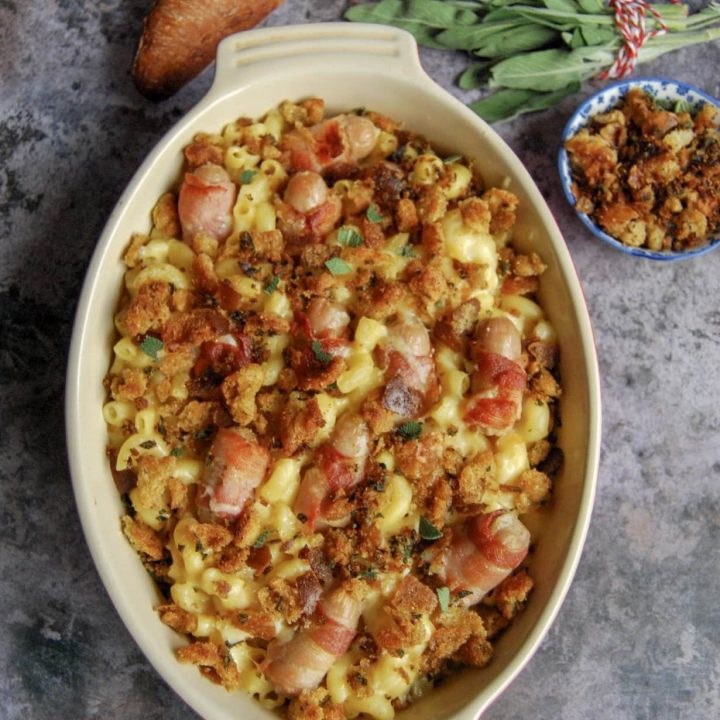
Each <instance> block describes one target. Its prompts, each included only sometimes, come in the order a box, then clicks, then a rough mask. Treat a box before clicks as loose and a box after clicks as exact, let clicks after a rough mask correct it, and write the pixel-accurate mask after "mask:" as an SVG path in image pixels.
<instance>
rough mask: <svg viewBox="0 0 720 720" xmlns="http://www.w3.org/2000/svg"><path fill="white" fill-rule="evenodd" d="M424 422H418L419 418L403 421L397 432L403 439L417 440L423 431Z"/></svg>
mask: <svg viewBox="0 0 720 720" xmlns="http://www.w3.org/2000/svg"><path fill="white" fill-rule="evenodd" d="M422 429H423V424H422V423H421V422H417V420H411V421H410V422H406V423H403V424H402V425H400V426H399V427H398V429H397V431H396V432H397V434H398V435H399V436H400V437H401V438H402V439H403V440H417V439H418V438H419V437H420V433H421V432H422Z"/></svg>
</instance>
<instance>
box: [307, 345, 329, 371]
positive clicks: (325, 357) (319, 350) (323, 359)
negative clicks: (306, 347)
mask: <svg viewBox="0 0 720 720" xmlns="http://www.w3.org/2000/svg"><path fill="white" fill-rule="evenodd" d="M310 347H311V348H312V351H313V355H314V356H315V359H316V360H317V361H318V362H319V363H320V364H321V365H328V364H330V362H331V361H332V355H331V354H330V353H328V352H325V351H324V350H323V346H322V345H321V343H320V341H319V340H313V341H312V343H311V345H310Z"/></svg>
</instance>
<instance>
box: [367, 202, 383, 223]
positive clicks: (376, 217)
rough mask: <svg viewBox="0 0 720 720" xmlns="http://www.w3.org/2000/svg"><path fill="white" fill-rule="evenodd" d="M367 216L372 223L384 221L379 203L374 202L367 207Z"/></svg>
mask: <svg viewBox="0 0 720 720" xmlns="http://www.w3.org/2000/svg"><path fill="white" fill-rule="evenodd" d="M365 217H366V218H367V219H368V220H369V221H370V222H371V223H379V222H382V221H383V216H382V214H381V213H380V211H379V210H378V207H377V205H375V203H373V204H372V205H370V207H369V208H368V209H367V212H366V213H365Z"/></svg>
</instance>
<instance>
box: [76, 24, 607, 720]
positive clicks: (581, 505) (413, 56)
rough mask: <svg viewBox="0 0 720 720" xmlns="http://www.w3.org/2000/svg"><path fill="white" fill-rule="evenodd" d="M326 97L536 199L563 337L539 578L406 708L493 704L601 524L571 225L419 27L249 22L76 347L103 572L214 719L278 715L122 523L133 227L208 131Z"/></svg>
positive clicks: (523, 218) (161, 175) (191, 699)
mask: <svg viewBox="0 0 720 720" xmlns="http://www.w3.org/2000/svg"><path fill="white" fill-rule="evenodd" d="M307 97H321V98H324V100H325V102H326V104H327V109H328V114H332V113H336V112H342V111H348V110H351V109H352V108H357V107H367V108H368V109H372V110H375V111H378V112H380V113H383V114H385V115H388V116H390V117H392V118H394V119H396V120H399V121H400V122H402V123H403V125H404V126H405V127H407V128H408V129H412V130H413V131H415V132H417V133H420V134H422V135H424V136H426V137H427V138H428V139H429V140H430V141H431V142H432V143H433V144H434V145H435V146H437V147H439V148H442V149H443V150H445V151H447V152H452V153H462V154H463V155H465V156H467V157H468V158H470V159H472V160H473V161H475V163H476V164H477V167H478V169H479V171H480V173H481V174H482V176H483V178H484V180H485V181H486V183H487V184H488V185H490V186H497V187H505V188H507V189H508V190H510V191H512V192H513V193H515V194H516V195H517V196H518V197H519V199H520V207H519V213H518V221H517V224H516V228H515V232H514V244H515V246H516V247H517V248H518V249H519V250H520V251H521V252H530V251H535V252H537V253H539V254H540V255H541V256H542V258H543V260H544V262H545V263H547V266H548V269H547V271H546V272H545V274H544V275H543V278H542V281H541V284H540V292H539V297H540V300H541V302H542V304H543V306H544V308H545V309H546V311H547V314H548V316H549V318H550V320H551V321H552V323H553V324H554V326H555V329H556V331H557V335H558V338H559V345H560V358H561V366H562V377H563V396H562V400H561V404H560V413H561V419H562V426H561V427H560V429H559V431H558V444H559V446H560V447H561V448H562V450H563V452H564V456H565V462H564V468H563V470H562V472H561V474H560V476H559V478H558V479H557V482H556V492H555V495H554V498H553V501H552V503H551V504H550V505H549V506H548V507H547V508H546V509H543V510H542V511H541V512H542V515H543V517H542V523H540V524H539V525H538V528H537V530H536V531H535V532H534V538H535V542H534V549H533V555H532V560H531V564H530V567H531V571H532V575H533V577H534V579H535V588H534V590H533V592H532V595H531V598H530V601H529V602H528V604H527V607H526V608H525V610H524V611H523V612H522V613H521V614H520V615H519V616H518V617H517V618H516V619H515V621H514V622H513V624H512V625H511V627H510V628H509V629H508V630H507V632H505V633H504V634H503V635H502V637H501V639H500V640H499V641H498V642H497V645H496V652H495V656H494V659H493V660H492V662H491V663H490V664H489V665H488V666H487V667H485V668H482V669H467V670H464V671H462V672H460V673H458V674H456V675H454V676H452V677H450V678H449V679H447V680H446V681H444V682H443V683H442V684H440V685H439V686H438V687H437V688H435V689H434V690H433V691H432V692H429V693H428V694H427V696H425V697H423V698H422V699H421V700H419V701H417V702H416V703H414V704H413V705H412V706H411V707H410V709H409V710H408V711H405V712H401V713H399V715H398V717H399V718H403V717H412V718H413V719H414V720H430V719H431V718H432V719H433V720H441V719H445V720H450V719H451V718H452V720H469V719H470V718H477V717H479V716H480V715H481V714H482V712H483V711H484V710H485V709H486V708H487V707H488V706H489V704H490V703H491V702H492V701H493V700H494V699H495V698H496V697H497V696H498V695H499V694H500V693H501V692H502V690H503V689H504V688H505V687H506V686H507V685H508V684H509V683H510V682H511V681H512V680H513V678H515V676H516V675H517V674H518V673H519V672H520V670H521V669H522V667H523V666H524V665H525V664H526V663H527V662H528V660H529V659H530V658H531V656H532V655H533V653H534V651H535V650H536V649H537V647H538V645H539V643H540V641H541V640H542V638H543V637H544V635H545V634H546V632H547V631H548V628H549V627H550V624H551V623H552V621H553V619H554V617H555V615H556V614H557V612H558V610H559V608H560V605H561V603H562V601H563V599H564V597H565V594H566V592H567V590H568V587H569V585H570V582H571V580H572V577H573V574H574V572H575V569H576V567H577V564H578V561H579V558H580V554H581V551H582V546H583V542H584V540H585V536H586V533H587V529H588V525H589V522H590V515H591V510H592V503H593V497H594V491H595V483H596V475H597V466H598V455H599V445H600V417H601V416H600V396H599V379H598V368H597V360H596V355H595V349H594V344H593V338H592V331H591V327H590V322H589V318H588V313H587V309H586V306H585V302H584V299H583V296H582V291H581V288H580V283H579V281H578V278H577V276H576V273H575V270H574V268H573V265H572V261H571V259H570V255H569V253H568V250H567V248H566V245H565V242H564V241H563V238H562V236H561V234H560V231H559V229H558V227H557V225H556V223H555V221H554V219H553V217H552V215H551V213H550V211H549V209H548V207H547V205H546V203H545V201H544V200H543V197H542V195H541V194H540V192H539V190H538V189H537V187H536V186H535V184H534V183H533V181H532V179H531V178H530V175H529V174H528V172H527V171H526V170H525V168H524V167H523V165H522V164H521V162H520V161H519V160H518V158H517V157H516V156H515V155H514V154H513V152H512V151H511V150H510V149H509V148H508V146H507V145H506V144H505V143H504V142H503V141H502V139H501V138H500V137H499V136H498V135H497V134H496V133H495V132H494V131H493V130H492V129H491V128H490V127H489V126H488V125H487V124H486V123H485V122H483V121H482V120H480V119H479V118H478V117H477V116H476V115H474V114H473V113H472V112H471V111H470V110H468V109H467V108H466V107H465V106H464V105H463V104H462V103H460V102H459V101H458V100H456V99H454V98H453V97H452V96H451V95H450V94H449V93H447V92H446V91H444V90H443V89H441V88H440V87H438V86H437V85H436V84H435V83H434V82H433V81H432V80H431V79H430V78H429V77H428V76H427V75H426V74H425V73H424V72H423V70H422V68H421V67H420V64H419V60H418V54H417V47H416V45H415V42H414V40H413V38H412V37H411V36H410V35H409V34H407V33H405V32H403V31H401V30H397V29H394V28H389V27H383V26H379V25H361V24H342V23H327V24H320V25H303V26H294V27H282V28H268V29H261V30H254V31H250V32H245V33H242V34H239V35H235V36H232V37H229V38H227V39H226V40H224V41H223V42H222V43H221V45H220V47H219V49H218V58H217V67H216V75H215V80H214V83H213V85H212V87H211V88H210V91H209V92H208V94H207V95H206V96H205V98H204V99H203V100H201V102H200V103H199V104H198V105H197V106H196V107H195V108H194V109H193V110H191V111H190V112H189V113H188V114H187V116H185V117H184V118H183V119H182V120H181V121H180V122H179V123H178V124H177V125H176V126H175V127H174V128H173V129H172V130H171V131H170V132H169V133H168V134H167V135H166V136H165V137H164V138H163V139H162V140H161V142H160V143H159V144H158V145H157V147H156V148H155V149H154V150H153V151H152V153H151V154H150V155H149V156H148V158H147V159H146V160H145V162H144V163H143V165H142V166H141V167H140V169H139V170H138V171H137V173H136V174H135V176H134V177H133V179H132V181H131V182H130V184H129V186H128V187H127V189H126V190H125V192H124V193H123V195H122V197H121V198H120V200H119V202H118V204H117V206H116V208H115V210H114V212H113V214H112V216H111V217H110V219H109V221H108V223H107V225H106V227H105V229H104V232H103V234H102V236H101V238H100V241H99V243H98V245H97V248H96V250H95V253H94V255H93V257H92V260H91V262H90V266H89V269H88V272H87V277H86V279H85V283H84V286H83V290H82V295H81V297H80V301H79V306H78V309H77V315H76V319H75V326H74V332H73V337H72V344H71V349H70V356H69V366H68V373H67V386H66V388H67V390H66V422H67V442H68V452H69V460H70V468H71V473H72V479H73V484H74V490H75V496H76V501H77V506H78V510H79V513H80V517H81V520H82V525H83V529H84V532H85V536H86V538H87V541H88V544H89V546H90V550H91V552H92V556H93V559H94V561H95V564H96V566H97V568H98V572H99V573H100V576H101V578H102V580H103V582H104V584H105V587H106V589H107V591H108V593H109V594H110V597H111V599H112V601H113V603H114V605H115V607H116V608H117V611H118V612H119V614H120V616H121V617H122V619H123V621H124V623H125V625H126V626H127V627H128V629H129V630H130V632H131V634H132V635H133V637H134V639H135V640H136V642H137V643H138V645H139V646H140V647H141V648H142V650H143V652H144V653H145V655H146V656H147V658H148V659H149V660H150V662H151V663H152V664H153V666H154V667H155V668H156V669H157V671H158V672H159V673H160V674H161V675H162V677H163V678H164V679H165V680H166V681H167V683H168V684H169V685H170V686H171V687H173V688H174V690H175V691H176V692H177V693H178V694H179V695H180V696H181V697H182V698H183V699H184V700H185V701H186V702H187V703H188V704H189V705H190V706H191V707H192V708H194V709H195V710H196V711H197V712H198V713H199V714H200V715H201V716H202V717H204V718H206V719H207V720H230V718H239V717H242V718H247V719H248V720H250V719H251V718H252V719H254V720H261V718H267V719H269V718H274V717H277V716H276V715H275V714H274V713H272V712H271V711H269V710H265V709H264V708H262V707H261V706H260V705H259V704H257V703H256V702H255V701H254V700H253V699H252V698H251V697H249V696H246V695H245V694H243V693H242V692H238V693H233V694H229V693H226V692H225V691H224V690H223V689H222V688H221V687H218V686H216V685H213V684H212V683H210V682H208V680H206V679H205V678H204V677H203V676H202V675H201V674H200V673H199V672H198V670H197V668H196V667H194V666H189V665H183V664H180V663H178V661H177V659H176V657H175V651H176V650H177V648H178V647H180V646H181V645H183V644H184V640H183V638H182V637H181V636H180V635H178V634H176V633H175V632H173V631H172V630H170V629H169V628H168V627H166V626H165V625H163V624H162V623H161V622H160V621H159V619H158V617H157V614H156V613H155V611H154V607H155V606H157V605H158V603H159V602H160V598H159V595H158V591H157V589H156V586H155V585H154V583H153V581H152V580H151V578H150V577H149V575H148V574H147V573H146V571H145V570H144V568H143V566H142V564H141V563H140V562H139V560H138V557H137V554H136V553H135V551H134V550H133V549H132V548H131V547H130V545H129V544H128V543H127V541H126V539H125V537H124V536H123V534H122V531H121V527H120V516H121V515H122V513H123V506H122V502H121V499H120V497H119V494H118V493H117V491H116V488H115V484H114V482H113V479H112V476H111V473H110V470H109V467H108V460H107V455H106V442H107V435H106V429H105V423H104V421H103V416H102V407H103V403H104V402H105V388H104V386H103V378H104V377H105V375H106V373H107V371H108V357H109V356H110V347H111V345H112V342H113V327H112V323H111V322H110V318H112V316H113V314H114V311H115V308H116V303H117V299H118V292H119V288H120V286H121V283H122V277H123V273H124V269H125V268H124V266H123V262H122V256H123V253H124V250H125V248H126V246H127V243H128V241H129V238H130V237H131V235H132V234H133V233H137V232H141V233H142V232H147V231H148V230H149V227H150V212H151V210H152V207H153V204H154V199H155V198H157V197H158V196H159V195H161V194H162V193H164V192H166V191H167V189H168V188H170V187H171V186H172V185H173V184H174V183H175V182H176V180H177V178H178V177H179V176H180V173H181V169H182V162H183V154H182V148H183V147H184V146H185V145H187V144H188V143H189V142H190V141H191V140H192V138H193V136H194V135H195V134H196V133H198V132H202V131H204V132H214V131H215V130H216V129H217V128H220V127H222V126H223V125H225V124H226V123H228V122H230V121H231V120H233V119H234V118H236V117H238V116H240V115H244V116H249V117H255V116H259V115H261V114H263V113H264V112H266V111H267V110H269V109H270V108H272V107H275V106H277V105H278V104H279V103H280V102H281V101H283V100H285V99H291V100H299V99H302V98H307Z"/></svg>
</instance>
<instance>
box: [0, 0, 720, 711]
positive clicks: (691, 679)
mask: <svg viewBox="0 0 720 720" xmlns="http://www.w3.org/2000/svg"><path fill="white" fill-rule="evenodd" d="M148 5H149V2H143V1H142V0H125V1H124V2H119V1H118V0H114V1H113V0H100V1H95V2H91V1H90V0H78V1H77V2H70V1H69V0H57V2H41V1H40V0H27V1H26V2H21V1H20V0H0V68H2V70H1V71H0V237H1V238H2V242H0V338H1V346H0V398H1V406H0V427H1V428H2V429H1V430H0V479H1V482H2V495H1V497H2V500H1V501H0V577H2V581H0V607H2V608H3V612H2V617H1V618H0V628H1V630H0V717H1V718H6V719H7V720H20V719H21V718H22V719H23V720H49V719H50V718H53V719H56V718H103V719H112V718H123V719H127V720H140V719H142V720H156V719H157V720H159V719H160V718H168V717H172V718H175V719H176V720H190V719H191V718H196V717H197V716H196V715H195V714H194V713H193V712H192V711H191V710H190V709H188V708H187V707H186V706H185V705H184V704H183V703H182V701H181V700H179V699H178V698H177V697H176V696H175V695H174V694H173V692H172V691H171V690H169V689H168V688H167V687H166V685H165V684H164V683H163V681H162V680H160V678H159V677H158V676H157V674H156V673H155V672H154V670H153V669H152V668H151V667H150V666H149V665H148V663H147V662H146V661H145V659H144V657H143V656H142V655H141V653H140V652H139V650H138V649H137V648H136V646H135V644H134V642H133V641H132V639H131V638H130V636H129V635H128V633H127V631H126V630H125V629H124V627H123V625H122V624H121V622H120V620H119V618H118V617H117V615H116V614H115V611H114V609H113V607H112V605H111V604H110V601H109V599H108V597H107V595H106V594H105V591H104V590H103V587H102V585H101V584H100V581H99V579H98V576H97V574H96V572H95V569H94V567H93V564H92V561H91V559H90V555H89V552H88V550H87V548H86V545H85V542H84V539H83V537H82V534H81V530H80V526H79V522H78V519H77V516H76V512H75V509H74V504H73V497H72V492H71V486H70V479H69V476H68V472H67V467H66V456H65V446H64V435H63V417H62V397H63V382H64V370H65V359H66V352H67V344H68V338H69V333H70V329H71V323H72V315H73V311H74V306H75V302H76V298H77V296H78V293H79V290H80V285H81V281H82V276H83V272H84V269H85V267H86V263H87V262H88V259H89V256H90V253H91V251H92V249H93V246H94V244H95V242H96V239H97V237H98V235H99V233H100V230H101V229H102V226H103V224H104V222H105V220H106V218H107V216H108V215H109V213H110V211H111V210H112V207H113V205H114V203H115V201H116V199H117V197H118V196H119V194H120V192H121V191H122V189H123V187H124V186H125V184H126V183H127V182H128V180H129V179H130V177H131V175H132V174H133V172H134V170H135V168H136V167H137V166H138V164H139V163H140V161H141V160H142V158H143V157H144V155H145V154H146V153H147V152H148V151H149V150H150V149H151V148H152V146H153V145H154V144H155V143H156V141H157V140H158V139H159V137H160V136H161V135H162V134H163V133H164V132H165V130H167V129H168V128H169V127H170V126H171V125H172V124H173V123H174V122H175V121H176V120H177V119H178V118H179V117H180V116H181V115H182V114H183V113H184V112H185V111H187V110H188V109H189V108H190V107H191V106H192V105H193V104H194V102H196V101H197V100H198V99H199V98H200V97H201V96H202V94H203V93H204V91H205V90H206V89H207V87H208V85H209V82H210V77H211V76H210V73H206V74H205V75H204V76H202V77H200V78H199V79H197V80H196V81H195V82H193V83H192V84H191V85H190V86H188V87H187V88H185V89H184V90H183V91H182V92H181V93H179V94H178V95H177V96H176V97H174V98H172V99H171V100H169V101H166V102H164V103H162V104H159V105H153V104H150V103H149V102H147V101H145V100H144V99H143V98H141V97H140V96H139V95H138V94H137V93H136V92H135V90H134V88H133V86H132V83H131V80H130V75H129V68H130V65H131V60H132V55H133V52H134V46H135V42H136V38H137V35H138V30H139V28H140V25H141V20H142V17H143V14H144V12H145V11H146V9H147V6H148ZM344 6H345V3H344V2H340V1H339V0H332V1H328V2H322V1H321V0H314V1H313V0H288V1H287V2H286V3H285V5H284V6H282V7H281V8H280V9H279V10H278V11H277V12H276V13H275V14H274V15H273V16H272V18H271V19H270V21H269V22H270V23H271V24H288V23H303V22H308V21H326V20H334V19H338V18H339V17H340V15H341V12H342V10H343V8H344ZM422 60H423V64H424V66H425V68H426V69H427V70H428V72H429V73H430V74H431V75H432V76H433V77H434V78H435V79H436V80H437V81H438V82H439V83H440V84H441V85H443V86H444V87H446V88H448V89H451V91H452V92H453V93H454V94H455V95H457V96H458V97H461V98H464V99H468V98H469V96H466V95H463V93H461V92H460V91H458V90H456V89H453V88H452V80H453V78H454V77H455V75H456V74H457V72H458V71H459V70H460V69H461V68H462V66H463V64H464V59H463V57H462V56H460V55H452V54H450V53H442V52H436V51H433V52H423V53H422ZM718 67H720V46H719V45H718V43H714V44H713V45H705V46H702V47H696V48H692V49H688V50H683V51H681V52H679V53H675V54H673V55H670V56H666V57H665V58H664V59H661V60H659V61H656V62H655V63H653V64H652V65H648V66H646V67H645V68H644V69H645V72H646V74H656V75H664V76H668V77H674V78H678V79H683V80H689V81H694V82H695V83H696V84H697V85H699V86H701V87H702V88H704V89H705V90H706V91H708V92H710V93H712V94H714V95H715V96H718V95H720V76H719V75H718ZM585 90H586V92H589V90H590V88H586V89H585ZM579 100H580V97H579V96H578V97H575V98H570V99H568V100H566V101H565V102H563V103H562V104H561V105H559V106H558V107H556V108H554V109H553V110H551V111H548V112H546V113H544V114H540V115H535V116H529V117H526V118H522V119H519V120H517V121H514V122H511V123H507V124H502V125H499V126H498V127H497V129H498V130H499V132H500V133H501V135H502V136H503V137H504V138H505V139H506V140H507V141H508V142H509V143H510V145H511V146H512V147H513V149H514V150H515V151H516V152H517V154H518V155H519V156H520V158H521V159H522V161H523V162H524V163H525V164H526V165H527V167H528V168H529V169H530V171H531V173H532V174H533V176H534V178H535V180H536V181H537V183H538V184H539V186H540V188H541V190H542V192H543V193H544V195H545V197H546V198H547V200H548V202H549V204H550V207H551V208H552V210H553V212H554V213H555V215H556V217H557V219H558V221H559V223H560V225H561V227H562V230H563V232H564V234H565V237H566V239H567V243H568V246H569V248H570V251H571V253H572V256H573V259H574V261H575V263H576V265H577V269H578V272H579V275H580V278H581V280H582V283H583V286H584V289H585V292H586V295H587V301H588V305H589V308H590V312H591V315H592V319H593V322H594V328H595V332H596V337H597V343H598V352H599V357H600V364H601V372H602V377H603V393H604V440H603V451H602V459H601V469H600V478H599V486H598V496H597V503H596V508H595V513H594V519H593V523H592V526H591V529H590V534H589V537H588V542H587V545H586V549H585V552H584V555H583V558H582V561H581V564H580V567H579V570H578V573H577V576H576V579H575V582H574V584H573V586H572V588H571V590H570V593H569V595H568V598H567V600H566V602H565V605H564V607H563V608H562V610H561V612H560V615H559V617H558V619H557V621H556V622H555V624H554V626H553V628H552V630H551V631H550V633H549V635H548V637H547V638H546V640H545V641H544V643H543V644H542V647H541V649H540V651H539V652H538V653H537V655H536V656H535V658H534V659H533V660H532V661H531V662H530V664H529V666H528V667H527V668H526V669H525V671H524V672H523V673H522V674H521V675H520V677H519V678H518V679H517V680H516V681H515V682H514V683H513V684H512V685H511V687H510V688H509V689H508V690H507V692H506V693H505V694H504V695H503V696H502V697H501V698H500V699H499V700H498V701H497V703H496V704H495V705H494V706H493V707H492V708H491V709H490V710H489V711H488V713H487V715H486V717H487V718H488V720H501V719H506V718H515V717H532V718H539V719H541V720H542V719H545V718H562V719H564V720H575V719H579V718H582V719H583V720H587V719H589V718H613V719H614V720H631V719H632V720H654V719H656V718H683V720H686V719H694V718H708V719H710V718H717V717H720V603H719V602H718V597H720V579H719V576H718V569H719V568H720V409H719V407H720V403H719V400H720V398H719V397H718V387H719V385H720V383H719V381H718V365H719V363H718V360H719V359H720V302H719V300H720V291H719V290H718V275H719V274H720V273H719V271H720V252H716V253H713V254H711V255H709V256H707V257H705V258H702V259H699V260H695V261H691V262H685V263H679V264H677V263H676V264H670V265H663V264H658V263H655V264H653V263H650V262H648V261H630V260H629V259H628V258H626V257H625V256H624V255H622V254H620V253H619V252H617V251H615V250H613V249H612V248H607V247H604V246H602V245H600V244H599V243H598V242H596V241H595V240H594V239H592V238H591V237H590V236H589V235H588V234H587V232H585V231H584V229H583V227H582V226H581V225H580V223H579V222H578V221H577V220H576V219H575V217H574V216H573V215H572V213H571V211H570V210H569V208H568V207H567V205H566V203H565V200H564V198H563V196H562V194H561V190H560V185H559V181H558V178H557V174H556V171H555V155H556V151H557V146H558V138H559V132H560V129H561V128H562V126H563V124H564V122H565V121H566V119H567V118H568V116H569V114H570V113H571V111H572V109H573V107H574V106H575V105H576V104H577V102H578V101H579Z"/></svg>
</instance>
